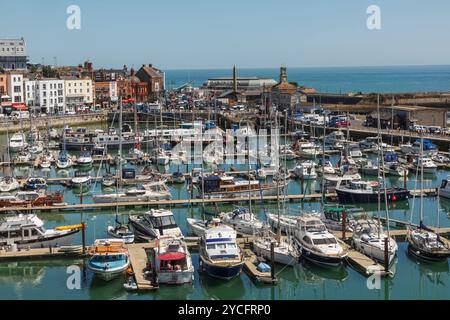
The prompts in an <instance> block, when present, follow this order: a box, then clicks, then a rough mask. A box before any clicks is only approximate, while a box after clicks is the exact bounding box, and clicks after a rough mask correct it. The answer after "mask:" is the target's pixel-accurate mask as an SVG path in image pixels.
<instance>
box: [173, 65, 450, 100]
mask: <svg viewBox="0 0 450 320" xmlns="http://www.w3.org/2000/svg"><path fill="white" fill-rule="evenodd" d="M237 72H238V76H258V77H265V78H272V79H275V80H278V79H279V69H277V68H270V69H239V67H238V70H237ZM231 75H232V70H231V66H230V69H229V70H226V69H219V70H167V71H166V85H167V87H168V88H173V87H178V86H181V85H182V84H185V83H187V82H192V83H193V84H194V86H196V87H198V86H201V85H202V84H203V83H204V82H205V81H206V80H207V79H208V78H213V77H230V76H231ZM288 76H289V81H295V82H297V83H298V84H299V85H303V86H306V87H313V88H315V89H317V90H318V91H319V92H334V93H339V92H343V93H344V92H364V93H370V92H430V91H431V92H433V91H434V92H435V91H450V66H448V65H447V66H396V67H346V68H345V67H342V68H288Z"/></svg>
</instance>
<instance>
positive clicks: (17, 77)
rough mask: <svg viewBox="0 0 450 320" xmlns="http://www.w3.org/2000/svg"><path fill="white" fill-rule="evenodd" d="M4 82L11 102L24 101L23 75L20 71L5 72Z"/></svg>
mask: <svg viewBox="0 0 450 320" xmlns="http://www.w3.org/2000/svg"><path fill="white" fill-rule="evenodd" d="M6 83H7V91H8V95H9V96H10V97H11V100H12V103H13V104H14V103H24V102H25V99H24V89H23V75H22V74H20V73H14V72H12V73H7V74H6Z"/></svg>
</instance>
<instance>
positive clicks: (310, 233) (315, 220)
mask: <svg viewBox="0 0 450 320" xmlns="http://www.w3.org/2000/svg"><path fill="white" fill-rule="evenodd" d="M294 234H295V241H296V244H297V246H298V248H299V250H300V251H301V254H302V257H303V258H305V259H307V260H308V261H310V262H312V263H315V264H319V265H324V266H331V267H335V266H340V265H341V264H342V262H343V261H344V259H345V258H346V257H347V254H348V249H347V248H346V247H345V245H344V243H342V242H341V241H340V240H338V239H337V238H336V237H335V236H334V235H333V234H331V233H330V232H328V230H327V228H326V227H325V225H324V224H323V222H322V221H321V220H320V218H319V217H318V216H317V215H315V214H313V215H311V214H304V215H302V216H299V217H298V219H297V226H296V228H295V232H294Z"/></svg>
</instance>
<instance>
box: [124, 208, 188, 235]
mask: <svg viewBox="0 0 450 320" xmlns="http://www.w3.org/2000/svg"><path fill="white" fill-rule="evenodd" d="M128 221H129V226H130V227H131V229H132V230H133V232H134V235H135V236H136V237H137V238H139V239H141V240H144V241H148V240H154V239H160V238H164V237H175V238H179V239H180V238H183V237H184V236H183V233H182V232H181V229H180V228H179V227H178V225H177V223H176V222H175V218H174V216H173V212H172V211H170V210H163V209H159V210H157V209H151V210H150V211H148V212H146V213H144V214H140V215H131V216H129V218H128Z"/></svg>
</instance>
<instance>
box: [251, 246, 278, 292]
mask: <svg viewBox="0 0 450 320" xmlns="http://www.w3.org/2000/svg"><path fill="white" fill-rule="evenodd" d="M243 251H244V271H245V272H246V273H247V274H248V275H249V277H250V278H252V279H254V280H255V281H256V282H258V283H264V284H277V283H278V279H277V278H276V277H275V278H273V279H272V276H271V273H270V272H261V271H259V270H258V269H257V268H256V265H255V262H256V261H257V258H256V255H255V254H254V253H253V251H251V250H250V249H244V250H243Z"/></svg>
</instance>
